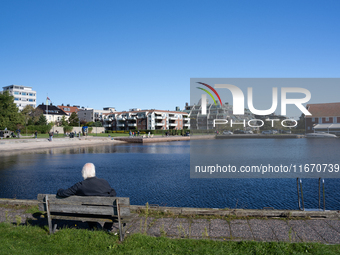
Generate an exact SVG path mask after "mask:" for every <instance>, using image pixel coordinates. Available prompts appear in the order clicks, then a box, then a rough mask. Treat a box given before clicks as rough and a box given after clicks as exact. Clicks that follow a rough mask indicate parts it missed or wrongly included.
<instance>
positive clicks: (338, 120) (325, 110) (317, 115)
mask: <svg viewBox="0 0 340 255" xmlns="http://www.w3.org/2000/svg"><path fill="white" fill-rule="evenodd" d="M306 108H307V110H308V111H309V112H310V113H311V114H312V115H310V116H305V129H306V133H313V132H314V131H315V132H327V133H333V134H340V103H324V104H308V105H307V106H306Z"/></svg>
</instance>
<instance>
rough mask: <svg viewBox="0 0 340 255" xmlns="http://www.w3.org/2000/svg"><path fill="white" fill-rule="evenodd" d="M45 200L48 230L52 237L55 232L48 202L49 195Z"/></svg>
mask: <svg viewBox="0 0 340 255" xmlns="http://www.w3.org/2000/svg"><path fill="white" fill-rule="evenodd" d="M45 200H46V201H45V202H46V211H47V222H48V229H49V232H50V235H51V234H53V232H54V231H53V229H52V218H51V213H50V203H49V201H48V195H46V197H45Z"/></svg>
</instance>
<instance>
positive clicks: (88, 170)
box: [57, 163, 116, 197]
mask: <svg viewBox="0 0 340 255" xmlns="http://www.w3.org/2000/svg"><path fill="white" fill-rule="evenodd" d="M81 174H82V176H83V178H84V181H81V182H78V183H76V184H74V185H73V186H72V187H70V188H68V189H66V190H64V189H59V190H58V192H57V196H59V197H69V196H103V197H115V196H116V191H115V190H114V189H113V188H111V186H110V184H109V183H108V182H107V181H106V180H104V179H101V178H97V177H96V170H95V167H94V165H93V164H92V163H86V164H85V165H84V167H83V170H82V171H81Z"/></svg>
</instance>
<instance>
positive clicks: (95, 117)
mask: <svg viewBox="0 0 340 255" xmlns="http://www.w3.org/2000/svg"><path fill="white" fill-rule="evenodd" d="M105 109H108V110H95V109H93V108H80V109H78V112H77V113H78V118H79V120H80V121H86V122H96V121H101V122H103V120H104V116H105V115H108V114H110V113H113V112H114V110H115V108H114V107H106V108H105Z"/></svg>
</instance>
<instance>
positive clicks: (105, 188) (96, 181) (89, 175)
mask: <svg viewBox="0 0 340 255" xmlns="http://www.w3.org/2000/svg"><path fill="white" fill-rule="evenodd" d="M81 174H82V176H83V178H84V180H83V181H81V182H78V183H76V184H74V185H73V186H72V187H70V188H68V189H59V190H58V192H57V196H59V197H69V196H101V197H115V196H116V191H115V190H114V189H113V188H111V186H110V184H109V183H108V182H107V181H106V180H104V179H101V178H97V177H96V169H95V166H94V164H92V163H86V164H85V165H84V166H83V169H82V171H81ZM88 225H89V227H90V228H91V229H93V228H95V227H96V226H97V222H88ZM112 226H113V223H108V222H105V224H104V226H103V227H104V229H106V230H109V231H110V230H111V229H112Z"/></svg>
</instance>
